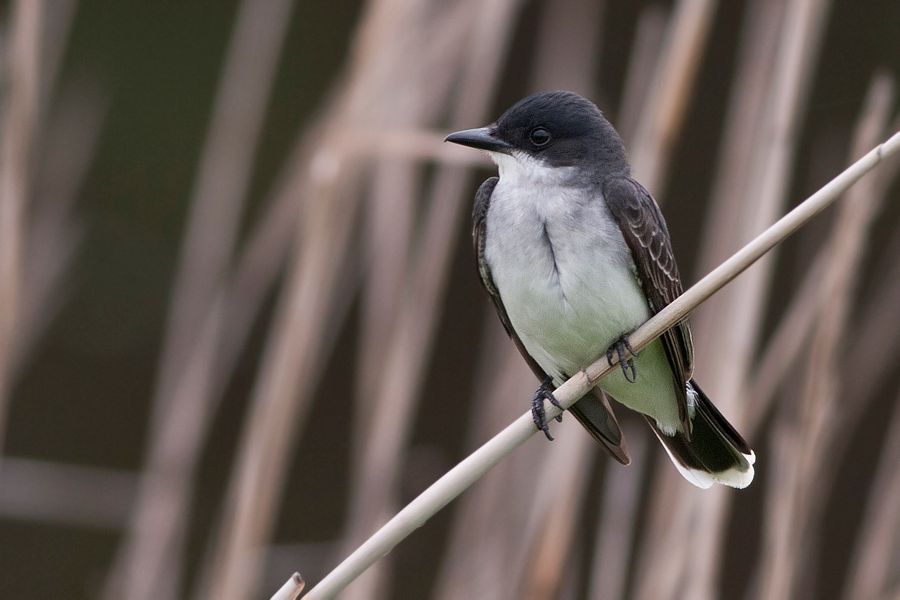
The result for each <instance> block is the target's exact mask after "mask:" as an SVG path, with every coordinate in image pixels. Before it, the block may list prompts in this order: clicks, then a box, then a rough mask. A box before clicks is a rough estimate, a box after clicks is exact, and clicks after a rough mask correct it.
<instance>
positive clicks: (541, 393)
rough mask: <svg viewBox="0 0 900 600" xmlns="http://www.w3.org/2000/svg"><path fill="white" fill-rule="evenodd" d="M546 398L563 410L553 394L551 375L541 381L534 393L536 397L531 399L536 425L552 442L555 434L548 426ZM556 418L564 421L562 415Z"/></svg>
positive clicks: (532, 413) (532, 414)
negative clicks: (552, 433) (551, 433)
mask: <svg viewBox="0 0 900 600" xmlns="http://www.w3.org/2000/svg"><path fill="white" fill-rule="evenodd" d="M544 400H547V401H549V402H550V404H552V405H553V406H555V407H557V408H559V409H560V410H562V406H561V405H560V404H559V402H558V401H557V400H556V398H555V397H554V396H553V385H552V380H551V379H550V378H549V377H548V378H547V379H545V380H544V381H543V383H541V386H540V387H539V388H538V389H537V391H536V392H535V393H534V397H533V398H532V399H531V417H532V418H533V419H534V425H535V426H536V427H537V428H538V429H539V430H540V431H543V432H544V435H545V436H547V439H548V440H550V441H551V442H552V441H553V436H552V435H550V428H549V427H548V426H547V416H546V412H545V411H544ZM556 420H557V421H560V422H562V415H561V414H560V415H558V416H557V417H556Z"/></svg>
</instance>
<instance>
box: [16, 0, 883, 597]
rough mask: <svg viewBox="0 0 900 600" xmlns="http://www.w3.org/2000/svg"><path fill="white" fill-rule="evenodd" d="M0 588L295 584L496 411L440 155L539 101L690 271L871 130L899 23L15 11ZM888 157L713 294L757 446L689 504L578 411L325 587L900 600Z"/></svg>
mask: <svg viewBox="0 0 900 600" xmlns="http://www.w3.org/2000/svg"><path fill="white" fill-rule="evenodd" d="M0 21H2V23H0V48H2V56H0V66H2V83H3V87H2V104H0V107H2V113H0V127H2V142H0V153H2V154H0V156H2V163H0V440H2V446H0V447H2V455H0V596H2V597H3V598H47V597H57V596H65V597H68V598H98V597H99V598H107V599H113V598H129V599H142V600H144V599H146V600H149V599H154V600H166V599H168V598H182V597H185V598H236V599H241V598H262V597H268V595H270V594H271V593H272V592H274V591H275V590H276V589H277V588H278V587H279V586H280V585H281V583H283V582H284V580H285V579H287V577H288V576H289V575H290V573H292V572H293V571H294V570H299V571H301V572H302V574H303V575H304V577H305V578H306V579H307V581H310V582H315V581H317V580H318V579H319V578H320V577H322V576H323V575H324V574H325V573H327V571H328V570H329V569H330V568H331V567H332V566H334V565H335V564H336V563H337V562H338V560H339V559H340V558H342V557H343V556H344V555H346V554H347V553H348V552H349V551H350V550H352V549H353V548H354V547H355V545H356V544H358V543H359V542H361V541H362V540H363V539H365V537H367V536H368V535H369V534H370V533H371V532H372V531H374V529H375V528H376V527H377V526H378V525H379V524H381V523H382V522H383V521H385V520H386V518H388V517H389V516H390V515H391V514H392V513H393V512H394V511H396V510H397V509H398V508H399V507H401V506H402V505H403V504H404V503H405V502H406V501H408V500H409V499H411V498H412V497H413V496H414V495H415V494H417V493H418V492H419V491H421V490H422V489H423V488H424V487H425V486H427V485H428V484H429V483H431V482H432V481H433V480H434V479H436V478H437V477H438V476H440V475H441V474H442V473H443V472H444V471H445V470H446V469H447V468H449V467H450V466H452V465H453V464H454V463H455V462H456V461H458V460H459V459H461V458H462V457H464V456H465V455H466V454H467V453H468V452H469V451H471V450H472V449H474V448H475V447H476V446H477V445H478V444H479V443H481V442H482V441H484V440H486V439H487V438H488V437H489V436H490V435H492V434H493V433H494V432H496V431H497V430H499V429H500V428H501V427H503V426H504V425H505V424H506V423H508V422H509V421H510V420H512V419H513V418H515V417H516V416H518V415H519V414H521V413H522V412H524V411H525V410H526V409H527V408H528V406H529V400H530V397H531V394H532V392H533V391H534V389H535V387H536V385H537V382H536V381H535V380H534V378H533V376H532V375H531V374H530V373H529V372H528V369H527V368H526V366H525V364H524V362H523V361H522V360H521V359H520V358H519V356H518V355H517V354H516V352H515V350H514V348H513V346H512V344H511V343H510V342H509V341H508V340H507V339H506V338H505V335H504V333H503V331H502V328H501V327H500V324H499V322H498V320H497V319H496V317H495V315H494V314H493V313H494V311H493V308H492V307H491V306H489V302H488V300H487V297H486V295H485V294H484V293H483V292H482V290H481V289H480V284H479V282H478V278H477V275H476V273H475V270H474V268H473V259H472V250H471V244H470V242H469V237H468V236H469V225H468V212H469V210H470V206H471V201H472V197H473V195H474V191H475V189H476V187H477V185H478V183H479V182H480V181H481V179H483V178H484V177H485V176H487V175H488V174H489V173H490V172H491V170H492V169H491V166H490V165H489V164H488V163H487V162H486V160H485V159H484V158H483V157H480V156H478V155H477V153H472V152H467V151H464V150H461V149H458V148H453V147H449V146H447V145H444V144H442V142H441V140H442V138H443V135H444V134H445V133H446V132H448V131H452V130H456V129H460V128H467V127H474V126H480V125H482V124H485V123H487V122H489V121H490V120H492V119H493V118H495V117H496V116H497V115H498V114H499V113H500V112H501V111H502V110H503V109H504V108H506V107H507V106H508V105H509V104H510V103H512V102H513V101H515V100H516V99H518V98H519V97H521V96H523V95H525V94H527V93H529V92H531V91H535V90H538V89H552V88H566V89H572V90H575V91H578V92H580V93H582V94H585V95H587V96H589V97H591V98H592V99H594V100H595V101H596V102H597V103H598V105H599V106H600V107H601V108H602V109H603V110H604V111H605V112H606V114H607V116H608V117H609V118H610V119H611V120H612V121H613V123H614V124H615V125H616V126H617V127H618V128H619V131H620V132H621V133H622V135H623V137H624V138H625V140H626V143H627V145H628V148H629V151H630V155H631V158H632V162H633V164H634V165H635V168H636V172H637V177H638V178H639V179H640V180H641V181H643V182H644V183H645V185H647V187H648V188H649V189H650V190H651V191H652V192H653V193H654V195H655V196H656V198H657V199H658V200H659V201H660V204H661V205H662V206H663V211H664V213H665V214H666V217H667V219H668V222H669V226H670V230H671V233H672V238H673V243H674V247H675V250H676V253H677V255H678V256H679V262H680V266H681V271H682V273H683V274H684V277H685V279H686V283H692V282H693V281H695V280H696V279H697V278H698V277H700V276H701V275H702V274H704V273H705V272H706V271H708V270H709V269H710V268H712V267H713V266H715V265H716V264H717V263H718V262H719V261H721V260H722V259H724V258H725V257H726V256H728V255H729V254H730V253H731V252H732V251H734V250H735V249H737V248H738V247H739V246H740V245H741V244H742V243H743V242H744V241H747V240H749V239H750V238H751V237H752V236H753V235H754V234H755V233H758V232H759V231H761V230H762V229H763V228H764V227H765V225H767V224H768V223H770V222H772V221H774V220H775V219H776V218H777V216H779V215H780V214H782V213H783V212H785V211H786V210H788V209H789V208H790V207H791V206H792V205H793V204H794V203H796V202H798V201H799V200H800V199H802V198H803V197H805V196H806V195H807V194H808V193H810V192H812V191H814V190H815V189H817V188H818V187H819V186H820V185H822V184H823V183H824V182H825V181H827V180H828V179H829V178H830V177H831V176H833V175H835V174H837V173H838V172H839V171H840V170H841V169H842V168H843V167H844V166H845V165H846V164H848V163H849V162H850V161H851V160H852V159H854V158H855V157H858V156H859V155H861V154H862V153H863V152H864V151H865V150H867V149H869V148H870V147H872V146H874V145H875V144H876V143H877V142H879V141H881V140H883V139H884V138H886V137H887V135H888V134H889V133H890V132H892V131H895V130H897V129H898V127H900V117H898V101H897V93H896V84H897V78H898V76H900V37H898V36H897V29H898V26H900V4H898V3H897V2H896V1H895V0H870V1H867V2H854V1H852V0H832V1H829V0H757V1H755V2H753V1H743V2H720V3H716V2H713V1H712V0H682V1H670V2H665V1H659V2H650V1H646V2H632V1H626V0H608V1H605V2H602V1H599V0H543V1H537V0H535V1H530V2H524V1H520V0H488V1H485V0H458V1H453V2H446V1H442V0H380V1H375V0H372V1H370V2H351V1H346V2H292V1H291V0H265V1H259V0H240V1H229V2H200V1H197V2H187V3H159V2H155V3H151V2H102V1H100V0H81V1H76V0H52V1H50V0H43V1H41V0H19V1H12V2H6V3H4V5H3V7H2V12H0ZM898 167H900V165H898V164H897V161H894V162H893V163H889V164H885V165H883V166H882V167H880V168H879V169H878V170H877V171H876V172H875V173H873V174H871V175H869V176H868V177H867V178H866V179H864V180H863V181H862V182H860V183H859V184H858V185H857V186H856V187H854V188H853V190H852V192H851V193H850V194H849V197H848V198H846V199H845V200H844V201H843V202H842V203H841V204H839V205H838V207H837V208H836V209H832V210H831V211H829V212H828V213H826V214H825V215H823V216H822V217H819V218H818V219H817V220H816V221H815V222H814V223H813V224H812V225H811V226H809V227H807V228H806V229H805V230H803V231H801V232H800V233H799V234H798V235H797V236H795V237H794V238H793V239H792V240H790V241H789V242H788V243H787V244H785V245H784V246H783V247H782V248H780V249H779V250H778V251H777V253H776V254H774V255H773V256H770V257H769V258H768V259H766V260H765V261H763V262H762V263H760V264H758V265H756V266H755V267H754V268H753V269H752V270H751V271H749V272H748V273H746V274H745V275H743V276H742V277H741V278H740V279H738V280H737V281H735V282H734V283H733V284H732V285H731V286H730V287H729V288H727V289H726V290H724V291H723V292H722V293H721V294H719V295H718V296H716V297H714V298H713V299H712V300H711V301H709V302H707V303H706V304H705V305H704V306H703V307H702V308H701V309H700V310H699V311H698V312H697V314H696V315H695V316H694V318H693V320H692V322H693V325H694V331H695V342H696V347H697V350H698V361H697V362H698V366H697V373H698V378H699V379H700V380H701V381H703V385H704V388H705V389H706V391H707V392H708V393H709V395H710V396H711V397H712V398H713V399H714V400H715V401H716V403H717V404H718V405H719V406H720V407H721V408H722V410H723V412H725V413H726V414H727V415H728V417H729V418H730V419H731V420H732V421H733V422H735V424H736V425H738V428H739V429H741V430H742V431H744V432H745V434H746V437H748V439H749V440H750V441H751V443H752V444H753V446H754V447H755V449H756V451H757V454H758V456H759V461H758V463H757V479H756V481H755V482H754V483H753V485H752V486H751V487H750V488H749V489H747V490H744V491H742V492H736V491H732V490H726V489H716V490H709V491H702V490H698V489H695V488H694V487H692V486H690V485H689V484H687V483H686V482H685V481H683V480H682V479H681V478H680V477H679V476H678V474H677V473H676V471H675V470H674V468H672V467H671V465H670V464H669V461H668V459H667V457H666V456H665V455H664V452H663V451H662V448H661V447H660V446H659V445H658V444H656V443H655V442H653V441H652V440H650V432H649V430H648V429H647V428H646V427H644V426H642V423H641V422H640V420H638V419H636V418H635V416H634V415H631V414H627V410H624V409H622V410H620V411H619V415H620V419H624V422H623V426H624V428H625V430H626V435H627V436H628V442H629V447H630V449H631V453H632V456H633V459H634V460H633V463H632V465H631V466H630V467H628V468H622V467H620V466H619V465H617V464H615V463H612V462H611V461H610V460H609V459H608V458H607V457H606V455H605V454H603V452H601V450H600V448H599V446H597V445H595V444H594V443H592V441H591V440H590V438H589V436H587V435H586V434H585V433H584V432H583V431H582V430H581V429H580V428H579V426H578V425H577V424H576V423H575V422H574V420H573V419H572V418H566V419H564V422H563V423H562V424H561V425H558V426H556V427H555V429H554V434H555V435H556V438H557V441H556V442H553V443H548V442H547V441H546V440H544V439H543V438H542V437H540V436H535V437H534V438H533V439H532V440H531V441H530V442H529V443H528V444H526V445H525V446H524V447H523V448H521V449H520V450H519V451H518V452H516V453H515V454H514V455H513V456H512V457H510V458H509V459H508V460H506V461H505V462H503V463H501V464H500V465H499V466H498V467H496V468H495V469H494V470H493V471H492V472H491V473H489V474H488V476H487V477H485V478H484V479H483V480H482V481H481V482H479V483H477V484H476V485H475V486H474V487H473V488H472V489H471V490H469V491H468V492H466V493H465V494H464V495H463V496H462V498H461V499H460V500H458V501H457V502H455V503H453V504H451V505H450V506H449V507H448V508H447V509H445V510H444V511H443V512H442V513H441V514H440V515H438V516H437V517H436V518H434V519H433V520H432V521H430V522H429V523H427V524H426V525H425V526H424V527H423V528H421V529H420V530H419V531H417V532H416V533H415V534H414V535H413V536H412V537H411V538H409V539H408V540H406V541H405V542H404V543H403V544H401V545H400V546H399V547H398V548H397V549H396V550H395V551H394V552H393V553H391V554H390V555H389V556H388V557H386V558H385V559H384V560H382V561H381V563H379V565H378V566H377V568H375V569H373V570H371V571H370V572H368V573H366V574H365V575H364V576H363V577H362V578H361V579H360V580H358V581H357V582H355V583H354V584H353V585H352V586H351V587H350V588H349V589H348V590H347V592H346V594H345V596H344V597H346V598H353V599H369V598H373V599H377V598H437V599H441V600H450V599H455V598H498V599H504V598H534V599H543V598H563V599H570V598H572V599H574V598H598V599H606V598H612V599H615V598H636V599H651V598H653V599H665V598H673V599H674V598H715V597H728V598H732V597H744V598H767V599H778V598H844V599H871V600H881V599H887V598H898V597H900V470H898V469H897V464H898V460H900V410H898V407H900V373H898V369H897V367H898V366H900V318H898V316H900V207H898V203H897V199H898V197H900V186H898V178H897V177H896V175H897V169H898Z"/></svg>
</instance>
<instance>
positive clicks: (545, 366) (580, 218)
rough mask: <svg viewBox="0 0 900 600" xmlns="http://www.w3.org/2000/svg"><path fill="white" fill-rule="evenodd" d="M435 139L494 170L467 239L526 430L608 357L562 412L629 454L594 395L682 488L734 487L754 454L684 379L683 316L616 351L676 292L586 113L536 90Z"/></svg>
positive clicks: (643, 210) (643, 217)
mask: <svg viewBox="0 0 900 600" xmlns="http://www.w3.org/2000/svg"><path fill="white" fill-rule="evenodd" d="M447 141H448V142H453V143H456V144H462V145H464V146H471V147H473V148H478V149H481V150H486V151H487V152H488V154H489V155H490V157H491V159H493V161H494V162H495V163H496V164H497V166H498V169H499V172H500V177H499V178H497V177H491V178H490V179H488V180H487V181H485V182H484V183H482V184H481V187H479V188H478V192H477V193H476V194H475V208H474V211H473V221H474V226H473V232H472V235H473V238H474V243H475V255H476V259H477V265H478V272H479V274H480V275H481V282H482V283H483V284H484V287H485V289H486V290H487V292H488V294H489V295H490V297H491V299H492V300H493V301H494V305H495V306H496V308H497V313H498V315H499V316H500V320H501V321H502V323H503V326H504V327H505V328H506V331H507V333H508V334H509V335H510V337H511V338H512V340H513V341H514V342H515V344H516V346H517V347H518V349H519V351H520V352H521V353H522V356H523V357H524V358H525V360H526V361H527V362H528V364H529V366H530V367H531V369H532V370H533V371H534V373H535V374H536V375H537V376H538V378H539V379H540V380H541V381H542V383H541V386H540V387H539V388H538V390H537V392H535V395H534V399H533V400H532V415H533V417H534V422H535V425H536V426H537V427H538V429H540V430H542V431H543V432H544V433H545V434H546V436H547V437H548V438H549V439H551V440H552V439H553V438H552V437H551V436H550V432H549V429H548V427H547V423H546V419H545V414H544V399H547V400H548V401H550V402H552V403H554V404H556V400H555V398H553V394H552V390H553V389H554V387H556V386H559V385H560V384H561V383H562V382H563V381H565V380H566V379H568V378H569V377H570V376H571V375H574V374H575V373H577V372H578V371H579V370H581V369H583V368H584V367H586V366H587V365H589V364H590V363H592V362H593V361H595V360H597V359H598V358H599V357H602V356H604V355H605V356H606V357H607V360H609V361H610V364H612V357H613V355H616V356H617V357H618V359H619V364H620V365H621V370H616V371H614V372H612V373H610V374H609V375H608V376H606V377H605V378H603V379H602V380H601V381H600V383H599V389H597V388H594V390H593V391H592V393H591V394H589V395H587V396H585V397H584V398H582V399H580V400H579V401H578V402H577V403H575V404H574V405H573V406H572V408H571V409H570V410H571V412H572V413H573V414H574V415H575V417H576V418H577V419H578V420H579V421H580V422H581V424H582V425H583V426H584V427H585V428H586V429H587V430H588V431H589V432H590V433H591V435H592V436H594V438H595V439H597V441H599V442H600V443H601V444H603V445H604V446H605V447H606V448H607V449H608V450H609V451H610V453H611V454H612V455H613V456H614V457H615V458H616V460H618V461H619V462H621V463H622V464H628V463H629V462H630V461H631V459H630V458H629V457H628V452H627V450H626V448H625V440H624V438H623V437H622V431H621V429H620V428H619V423H618V422H617V420H616V417H615V414H614V413H613V411H612V407H611V406H610V403H609V402H608V400H607V398H606V396H607V395H608V396H610V397H612V398H613V399H615V400H616V401H618V402H619V403H621V404H624V405H625V406H627V407H628V408H630V409H632V410H636V411H637V412H639V413H641V414H643V415H644V416H645V418H646V419H647V422H648V423H649V424H650V427H651V428H652V429H653V431H654V433H656V436H657V437H658V438H659V440H660V441H661V442H662V444H663V446H664V447H665V449H666V452H667V453H668V454H669V457H670V458H671V459H672V462H673V463H675V466H676V467H677V468H678V470H679V471H680V472H681V474H682V475H683V476H684V477H685V479H687V480H688V481H690V482H691V483H693V484H694V485H696V486H698V487H702V488H708V487H710V486H711V485H712V484H713V483H721V484H725V485H728V486H732V487H738V488H743V487H746V486H748V485H749V484H750V482H751V481H752V480H753V462H754V460H755V456H754V454H753V451H752V450H751V449H750V446H748V445H747V442H745V441H744V439H743V438H742V437H741V436H740V434H739V433H738V432H737V431H736V430H735V429H734V427H732V426H731V424H730V423H728V421H726V420H725V418H724V417H723V416H722V414H721V413H720V412H719V411H718V410H717V409H716V407H715V406H713V404H712V402H710V400H709V398H707V397H706V395H705V394H704V393H703V390H701V389H700V386H698V385H697V383H696V382H695V381H694V380H693V379H692V378H691V376H692V373H693V368H694V352H693V346H692V342H691V331H690V327H689V326H688V324H687V323H681V324H679V325H677V326H675V327H673V328H672V329H670V330H669V331H667V332H666V333H665V334H664V335H663V336H662V337H661V338H660V339H658V340H656V341H654V342H653V343H652V344H650V345H649V346H647V347H646V348H645V349H644V350H642V351H641V352H640V353H638V354H637V356H634V353H633V352H632V351H631V348H630V347H628V343H627V341H626V335H627V334H628V333H630V332H632V331H633V330H634V329H636V328H637V327H638V326H639V325H641V324H642V323H643V322H644V321H646V320H647V319H648V318H649V317H650V316H651V315H652V314H654V313H656V312H658V311H659V310H661V309H662V308H663V307H664V306H666V305H667V304H668V303H669V302H671V301H672V300H674V299H675V298H676V297H677V296H679V295H680V294H681V293H682V291H683V290H682V286H681V277H680V276H679V274H678V267H677V265H676V264H675V257H674V255H673V253H672V245H671V242H670V240H669V232H668V229H667V228H666V222H665V220H664V219H663V216H662V213H661V212H660V210H659V207H658V206H657V204H656V201H654V200H653V197H652V196H651V195H650V193H649V192H648V191H647V190H646V189H644V187H643V186H642V185H641V184H640V183H638V182H637V181H635V180H634V179H633V178H632V177H631V167H630V165H629V164H628V159H627V157H626V155H625V148H624V146H623V144H622V140H621V138H619V135H618V133H616V130H615V129H613V126H612V125H611V124H610V123H609V121H607V120H606V119H605V118H604V116H603V115H602V114H601V112H600V110H599V109H598V108H597V107H596V106H595V105H594V104H593V103H592V102H590V101H589V100H586V99H585V98H582V97H581V96H579V95H577V94H574V93H571V92H542V93H538V94H535V95H533V96H529V97H527V98H525V99H523V100H521V101H519V102H518V103H517V104H516V105H514V106H513V107H512V108H510V109H509V110H507V111H506V112H505V113H503V116H501V117H500V119H498V120H497V122H496V123H493V124H491V125H488V126H487V127H482V128H479V129H469V130H466V131H459V132H457V133H453V134H451V135H449V136H448V137H447Z"/></svg>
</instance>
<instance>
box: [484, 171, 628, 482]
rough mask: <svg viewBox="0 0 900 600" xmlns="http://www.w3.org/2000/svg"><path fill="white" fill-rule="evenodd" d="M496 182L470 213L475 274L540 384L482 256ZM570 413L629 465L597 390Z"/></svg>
mask: <svg viewBox="0 0 900 600" xmlns="http://www.w3.org/2000/svg"><path fill="white" fill-rule="evenodd" d="M497 181H498V178H497V177H491V178H489V179H487V180H485V182H484V183H482V184H481V186H480V187H479V188H478V192H477V193H476V194H475V208H474V210H473V211H472V242H473V243H474V246H475V263H476V266H477V267H478V274H479V275H480V276H481V283H482V285H484V289H485V290H487V293H488V295H489V296H490V297H491V300H493V301H494V308H496V309H497V315H498V316H499V317H500V322H501V323H503V328H504V329H506V333H507V335H509V337H510V338H512V340H513V342H514V343H515V344H516V348H518V349H519V353H520V354H521V355H522V357H523V358H524V359H525V361H526V362H527V363H528V366H529V367H531V370H532V371H533V372H534V374H535V375H536V376H537V377H538V379H540V380H541V381H543V380H544V379H546V378H547V374H546V373H545V372H544V370H543V369H542V368H541V366H540V365H539V364H538V363H537V361H536V360H534V358H533V357H532V356H531V355H530V354H529V353H528V350H526V349H525V345H524V344H523V343H522V340H521V339H519V336H518V335H517V334H516V331H515V329H513V326H512V323H511V322H510V320H509V315H508V314H506V307H504V306H503V300H502V299H501V298H500V292H499V291H498V290H497V287H496V286H495V285H494V279H493V278H492V277H491V269H490V266H489V265H488V263H487V259H486V258H485V255H484V245H485V239H486V228H487V212H488V207H489V206H490V204H491V194H492V193H493V192H494V188H495V187H496V186H497ZM569 412H571V413H572V414H573V415H575V418H576V419H578V421H579V422H580V423H581V424H582V425H583V426H584V428H585V429H587V430H588V432H590V434H591V435H592V436H593V437H594V439H596V440H597V441H598V442H600V443H601V444H603V446H604V447H606V449H607V450H609V452H610V454H612V455H613V457H614V458H615V459H616V460H618V461H619V462H620V463H622V464H623V465H627V464H629V463H630V462H631V458H629V456H628V451H627V450H626V448H625V439H624V437H623V436H622V430H621V428H620V427H619V422H618V421H617V420H616V415H615V413H613V411H612V407H611V406H610V405H609V401H608V400H607V399H606V396H605V395H604V394H603V392H602V391H601V390H600V389H599V388H594V389H593V390H592V391H591V395H590V396H585V397H584V398H582V399H581V400H579V401H578V402H576V403H575V404H574V405H573V406H572V407H571V408H570V409H569Z"/></svg>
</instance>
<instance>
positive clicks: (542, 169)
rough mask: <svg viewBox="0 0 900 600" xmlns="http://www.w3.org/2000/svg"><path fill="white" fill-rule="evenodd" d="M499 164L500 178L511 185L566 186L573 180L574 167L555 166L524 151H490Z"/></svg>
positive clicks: (492, 157) (492, 158)
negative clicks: (507, 152) (505, 152)
mask: <svg viewBox="0 0 900 600" xmlns="http://www.w3.org/2000/svg"><path fill="white" fill-rule="evenodd" d="M488 154H489V155H490V157H491V160H493V161H494V163H495V164H496V165H497V170H498V171H499V174H500V178H501V179H502V180H504V182H506V183H507V184H509V185H511V186H519V185H521V184H527V185H540V186H553V185H559V186H565V185H568V184H569V182H571V181H572V179H573V176H574V174H575V168H574V167H554V166H551V165H549V164H547V163H546V162H544V161H543V160H540V159H538V158H535V157H533V156H531V155H529V154H526V153H524V152H521V151H518V150H513V152H512V153H510V154H503V153H500V152H488Z"/></svg>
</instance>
